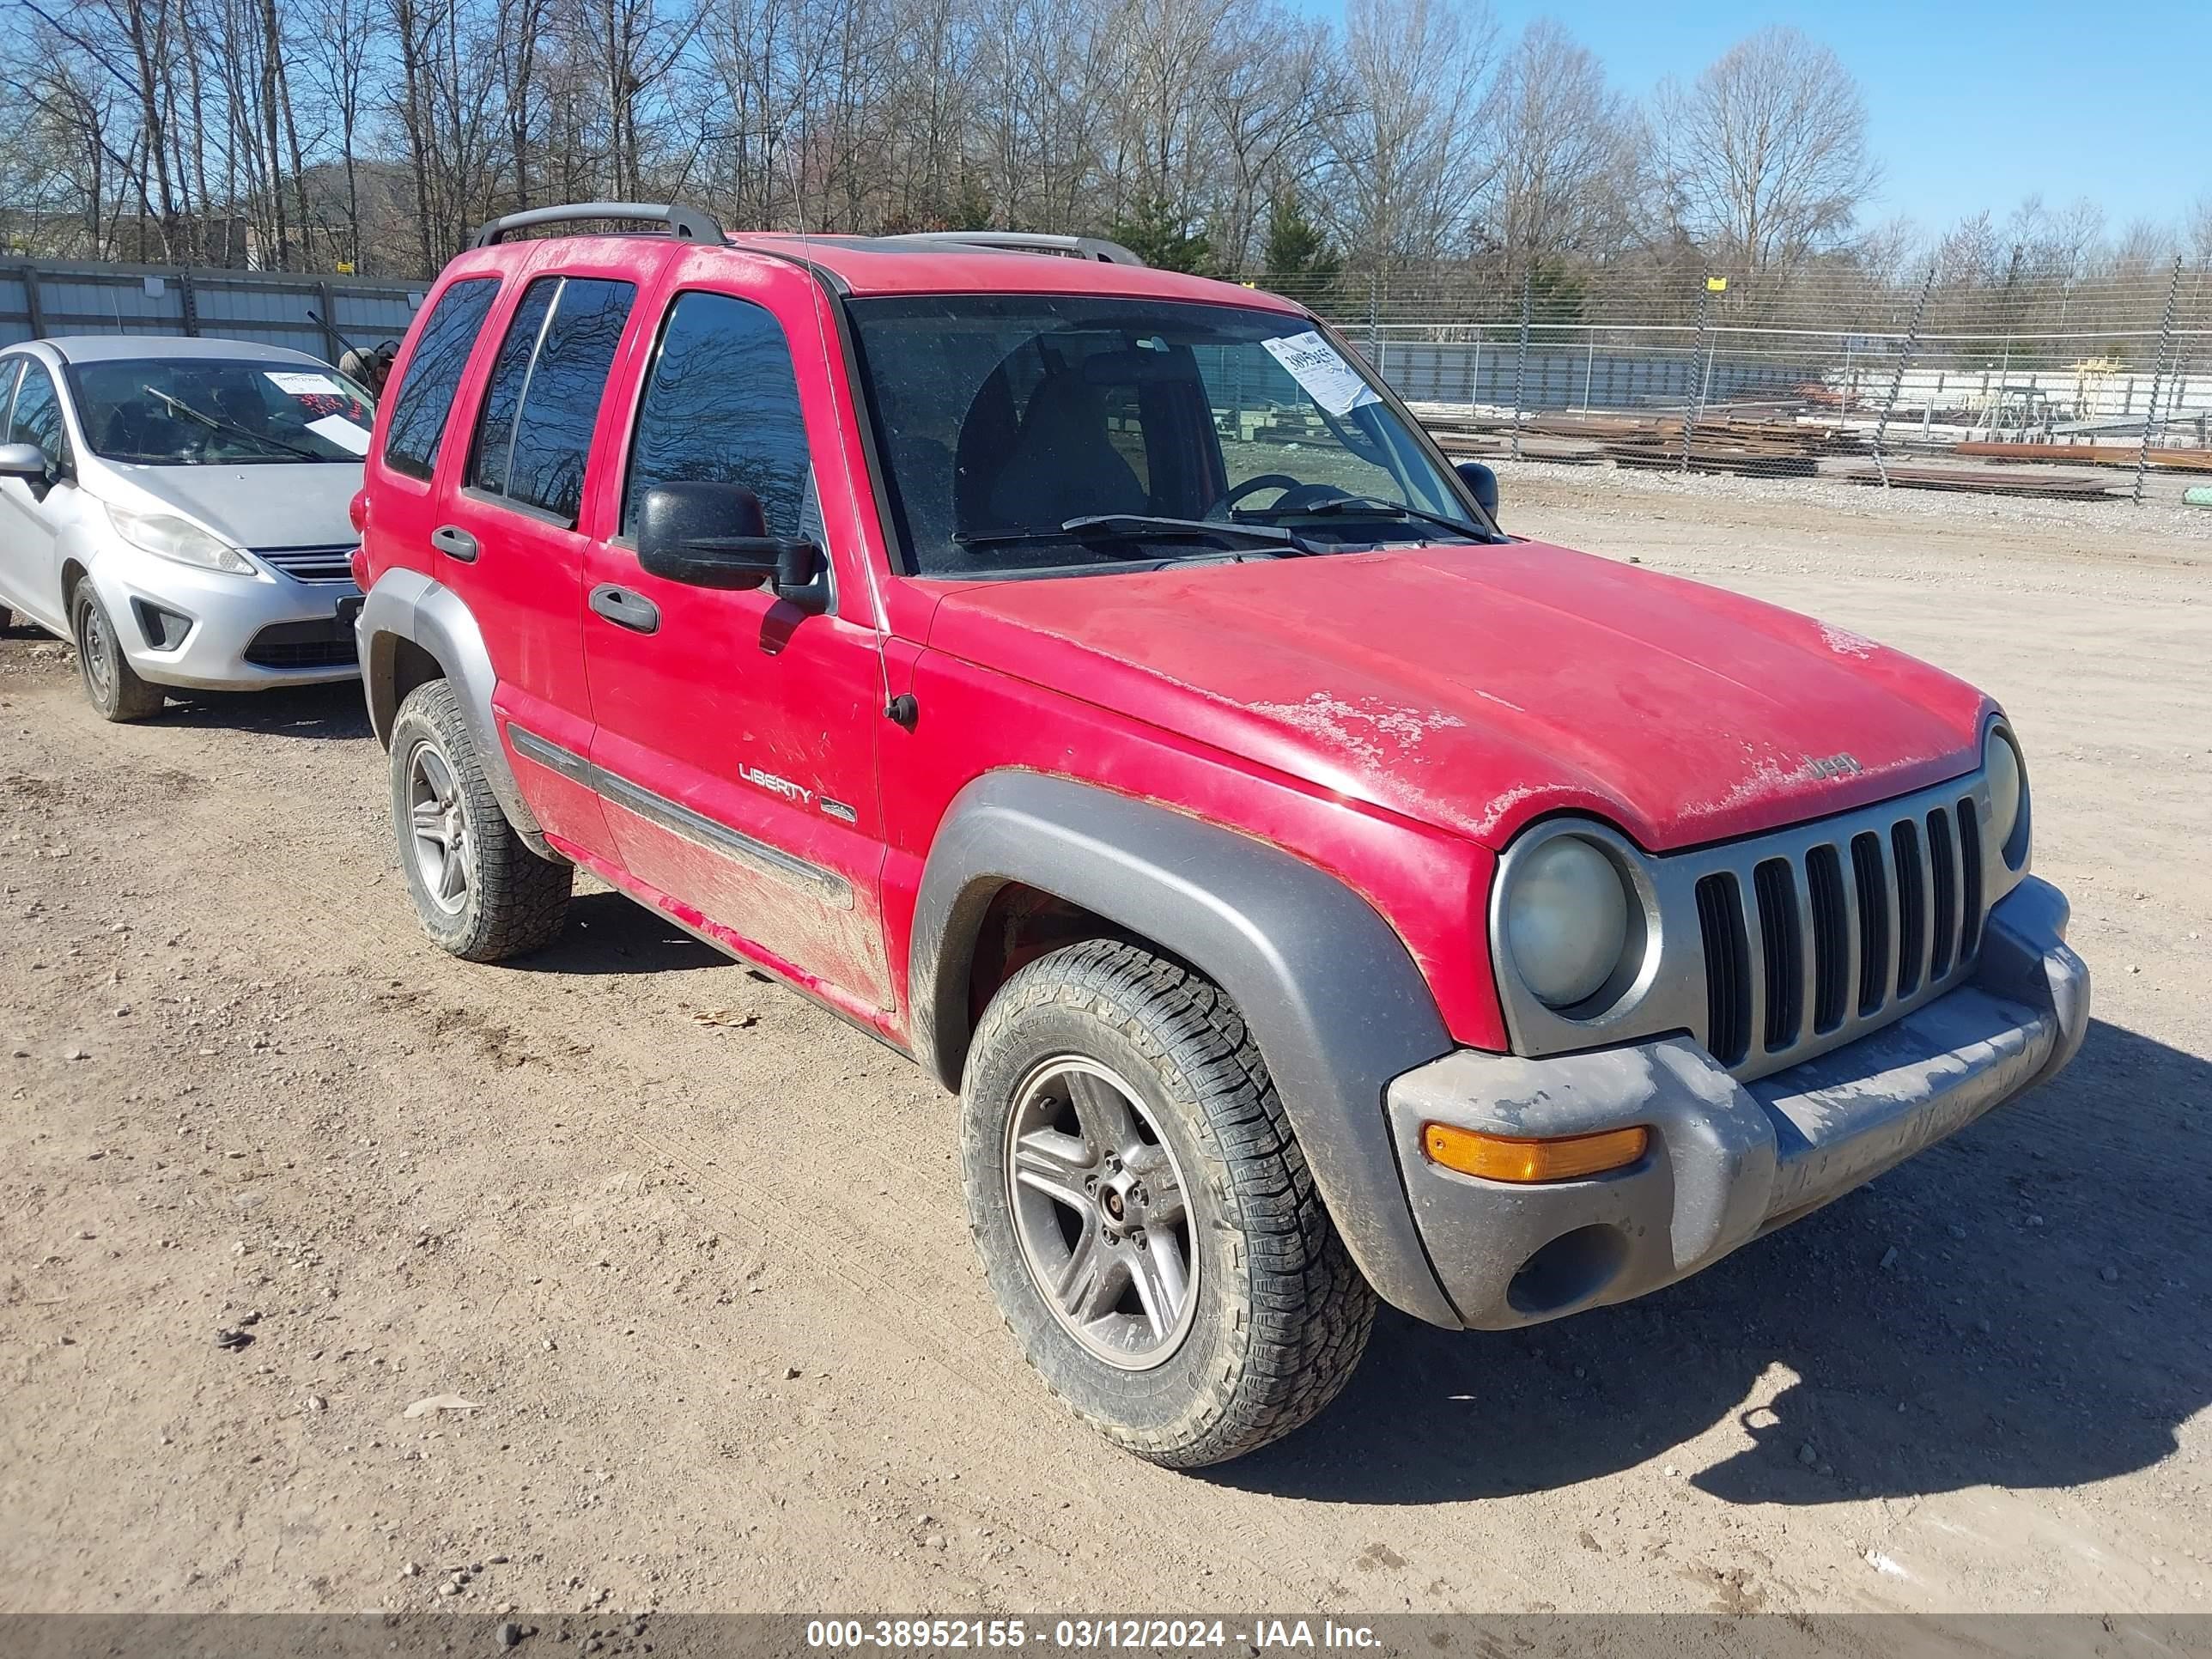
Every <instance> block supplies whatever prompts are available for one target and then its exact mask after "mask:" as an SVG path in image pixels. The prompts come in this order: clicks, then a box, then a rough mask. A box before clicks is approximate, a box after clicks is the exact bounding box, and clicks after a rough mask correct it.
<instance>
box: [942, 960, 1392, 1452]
mask: <svg viewBox="0 0 2212 1659" xmlns="http://www.w3.org/2000/svg"><path fill="white" fill-rule="evenodd" d="M961 1103H962V1134H961V1144H962V1156H963V1166H964V1174H965V1177H966V1184H967V1194H968V1211H969V1225H970V1228H971V1230H972V1231H973V1232H974V1235H975V1243H976V1248H977V1249H978V1251H979V1252H980V1253H981V1256H982V1260H983V1269H984V1273H985V1274H986V1275H987V1277H988V1279H989V1280H990V1283H991V1288H992V1290H993V1291H994V1294H995V1295H996V1297H997V1299H998V1303H999V1307H1000V1311H1001V1312H1002V1313H1003V1314H1004V1315H1005V1317H1006V1325H1007V1328H1008V1329H1009V1330H1011V1331H1012V1333H1013V1335H1014V1339H1015V1340H1016V1341H1017V1342H1018V1344H1019V1345H1020V1346H1021V1348H1022V1351H1023V1353H1024V1356H1025V1357H1026V1358H1028V1359H1029V1361H1030V1364H1032V1365H1034V1366H1035V1367H1036V1369H1037V1370H1038V1371H1039V1373H1040V1374H1042V1376H1043V1378H1044V1380H1045V1383H1046V1385H1047V1386H1048V1387H1049V1388H1050V1389H1052V1390H1053V1392H1054V1394H1056V1395H1059V1396H1060V1398H1061V1399H1062V1400H1063V1401H1066V1403H1067V1405H1068V1406H1070V1407H1072V1408H1073V1410H1074V1411H1075V1412H1076V1413H1077V1414H1078V1415H1079V1416H1080V1417H1082V1418H1083V1419H1085V1421H1086V1422H1088V1423H1090V1424H1091V1426H1092V1427H1094V1428H1095V1429H1097V1431H1099V1432H1101V1433H1102V1434H1103V1435H1104V1436H1105V1437H1107V1438H1108V1439H1109V1440H1111V1441H1113V1442H1114V1443H1115V1444H1117V1445H1119V1446H1121V1447H1122V1448H1124V1449H1127V1450H1128V1451H1131V1452H1133V1453H1135V1454H1136V1455H1138V1456H1139V1457H1143V1458H1146V1459H1147V1460H1149V1461H1150V1462H1155V1463H1159V1464H1162V1465H1164V1466H1166V1467H1168V1468H1199V1467H1200V1466H1203V1465H1205V1464H1209V1463H1218V1462H1226V1461H1227V1460H1229V1459H1231V1458H1233V1457H1240V1456H1242V1455H1244V1454H1245V1453H1247V1452H1250V1451H1254V1450H1256V1449H1259V1448H1260V1447H1261V1446H1264V1445H1267V1443H1270V1442H1272V1441H1274V1440H1277V1439H1279V1438H1281V1437H1283V1436H1285V1435H1286V1434H1289V1433H1290V1432H1291V1431H1292V1430H1294V1429H1297V1428H1298V1427H1299V1426H1301V1425H1304V1423H1305V1422H1307V1421H1308V1420H1309V1419H1311V1418H1312V1417H1313V1416H1314V1415H1315V1414H1316V1413H1318V1412H1319V1411H1321V1410H1322V1407H1325V1406H1327V1405H1328V1402H1329V1401H1332V1400H1334V1398H1335V1397H1336V1395H1337V1394H1338V1392H1339V1391H1340V1389H1342V1388H1343V1387H1344V1385H1345V1383H1346V1381H1348V1380H1349V1379H1350V1377H1351V1376H1352V1370H1354V1368H1355V1367H1357V1365H1358V1363H1359V1357H1360V1354H1361V1353H1362V1352H1364V1349H1365V1347H1366V1345H1367V1337H1368V1332H1369V1330H1370V1328H1371V1326H1372V1325H1373V1322H1374V1317H1375V1296H1374V1292H1373V1291H1371V1290H1370V1289H1369V1288H1368V1285H1367V1283H1366V1281H1365V1280H1364V1279H1362V1278H1361V1277H1360V1274H1359V1271H1358V1268H1357V1267H1354V1266H1353V1265H1352V1259H1351V1257H1350V1255H1349V1254H1348V1253H1347V1252H1346V1249H1345V1247H1344V1242H1343V1240H1342V1239H1340V1237H1338V1236H1337V1232H1336V1229H1335V1226H1334V1224H1333V1223H1332V1222H1331V1220H1330V1219H1329V1216H1328V1211H1327V1209H1326V1207H1325V1206H1323V1205H1322V1200H1321V1195H1320V1194H1318V1193H1317V1192H1316V1190H1315V1188H1314V1184H1313V1178H1312V1176H1311V1175H1310V1173H1309V1171H1308V1170H1307V1169H1306V1164H1305V1159H1304V1156H1303V1154H1302V1153H1301V1152H1299V1150H1298V1145H1297V1139H1296V1137H1295V1136H1294V1135H1293V1134H1292V1133H1291V1127H1290V1123H1289V1121H1288V1119H1287V1118H1286V1116H1285V1114H1284V1111H1283V1105H1282V1102H1281V1100H1280V1099H1279V1097H1277V1095H1276V1092H1275V1087H1274V1084H1273V1080H1272V1079H1270V1078H1269V1077H1268V1075H1267V1066H1266V1064H1265V1063H1264V1062H1263V1061H1262V1060H1261V1057H1260V1053H1259V1049H1258V1048H1257V1046H1256V1045H1255V1043H1254V1042H1253V1040H1252V1037H1251V1035H1250V1033H1249V1032H1248V1031H1247V1030H1246V1029H1245V1026H1244V1022H1243V1018H1242V1017H1241V1016H1240V1015H1239V1014H1238V1013H1237V1010H1236V1008H1235V1006H1233V1005H1232V1004H1231V1002H1230V1000H1229V999H1228V997H1227V996H1226V995H1225V994H1223V992H1222V991H1221V989H1220V988H1219V987H1218V986H1216V985H1214V984H1212V982H1211V981H1207V980H1206V979H1204V978H1202V977H1200V975H1197V974H1195V973H1194V972H1192V971H1191V970H1190V969H1187V968H1184V967H1182V966H1180V965H1178V964H1177V963H1172V962H1169V961H1167V960H1165V959H1164V958H1162V957H1158V956H1156V955H1154V954H1152V952H1150V951H1146V950H1144V949H1142V948H1141V947H1139V946H1138V945H1129V944H1124V943H1121V942H1120V941H1117V940H1112V939H1094V940H1091V941H1090V942H1088V943H1085V944H1083V945H1073V946H1070V947H1069V948H1067V949H1066V950H1062V951H1054V952H1053V953H1052V954H1051V955H1049V956H1046V957H1040V958H1039V959H1038V960H1036V962H1033V963H1030V964H1029V965H1028V966H1026V967H1024V968H1023V969H1021V970H1020V971H1019V972H1018V973H1016V974H1015V975H1013V976H1012V978H1011V979H1009V980H1008V981H1006V984H1005V986H1004V987H1001V988H1000V992H999V994H998V995H997V996H996V997H994V999H993V1000H992V1002H991V1006H990V1007H989V1008H988V1010H987V1011H986V1012H985V1013H984V1016H983V1019H982V1023H981V1026H980V1027H979V1028H978V1030H977V1031H976V1034H975V1043H974V1046H973V1047H972V1048H971V1049H970V1051H969V1058H968V1067H967V1077H966V1080H965V1084H964V1085H963V1090H962V1093H961Z"/></svg>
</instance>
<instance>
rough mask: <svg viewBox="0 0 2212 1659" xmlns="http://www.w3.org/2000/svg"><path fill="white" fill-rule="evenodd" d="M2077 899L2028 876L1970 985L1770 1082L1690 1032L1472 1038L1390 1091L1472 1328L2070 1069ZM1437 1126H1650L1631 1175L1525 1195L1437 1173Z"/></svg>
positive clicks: (1410, 1185) (1567, 1307) (1798, 1201)
mask: <svg viewBox="0 0 2212 1659" xmlns="http://www.w3.org/2000/svg"><path fill="white" fill-rule="evenodd" d="M2066 921H2067V905H2066V900H2065V897H2064V896H2063V894H2061V893H2060V892H2059V891H2058V890H2057V888H2055V887H2053V886H2051V884H2048V883H2047V882H2043V881H2039V880H2036V879H2034V878H2028V879H2027V880H2024V881H2022V882H2021V884H2020V885H2019V886H2018V887H2017V888H2015V890H2013V891H2012V893H2011V894H2009V895H2008V896H2007V897H2006V898H2005V899H2004V900H2003V901H2002V902H2001V903H1999V904H1998V905H1997V906H1996V908H1994V909H1993V910H1992V911H1991V912H1990V915H1989V918H1988V922H1987V926H1986V928H1985V931H1984V936H1983V941H1982V946H1981V957H1980V960H1979V963H1978V967H1977V970H1976V973H1975V976H1974V978H1973V979H1972V981H1970V982H1968V983H1966V984H1963V985H1960V986H1959V987H1957V988H1956V989H1954V990H1953V991H1950V992H1948V993H1947V994H1944V995H1943V996H1942V997H1939V998H1938V999H1936V1000H1935V1001H1933V1002H1930V1003H1927V1004H1924V1005H1923V1006H1921V1007H1919V1008H1917V1009H1916V1010H1914V1011H1913V1012H1911V1013H1909V1014H1907V1015H1905V1017H1904V1018H1901V1019H1899V1020H1898V1021H1897V1022H1896V1023H1895V1024H1892V1025H1887V1026H1885V1027H1883V1028H1882V1029H1881V1030H1879V1031H1876V1032H1874V1033H1872V1034H1870V1035H1869V1036H1864V1037H1862V1038H1860V1039H1859V1040H1858V1041H1857V1042H1852V1043H1850V1044H1848V1045H1847V1046H1845V1047H1844V1048H1838V1049H1834V1050H1832V1052H1830V1053H1828V1054H1823V1055H1820V1056H1819V1057H1818V1058H1816V1059H1814V1060H1808V1061H1806V1062H1805V1063H1803V1064H1802V1065H1800V1066H1792V1067H1791V1068H1790V1069H1789V1070H1787V1071H1784V1072H1778V1073H1774V1074H1773V1075H1772V1076H1770V1077H1765V1078H1761V1079H1759V1080H1758V1081H1757V1082H1755V1083H1750V1084H1744V1083H1739V1082H1737V1081H1736V1080H1735V1079H1734V1078H1732V1077H1730V1076H1729V1074H1728V1073H1726V1072H1725V1071H1723V1070H1722V1069H1721V1068H1720V1066H1718V1065H1717V1063H1716V1062H1715V1061H1714V1060H1713V1059H1712V1057H1711V1055H1710V1054H1707V1053H1706V1052H1705V1049H1704V1048H1702V1047H1700V1046H1699V1044H1697V1043H1696V1042H1692V1041H1691V1040H1690V1039H1688V1038H1686V1037H1671V1038H1668V1039H1665V1040H1663V1041H1659V1042H1644V1043H1638V1044H1636V1045H1634V1046H1632V1047H1628V1048H1609V1049H1602V1050H1599V1051H1597V1052H1595V1053H1590V1054H1565V1055H1559V1056H1556V1057H1553V1058H1550V1059H1545V1060H1525V1059H1522V1058H1519V1057H1517V1056H1515V1055H1511V1054H1482V1053H1478V1052H1475V1051H1474V1050H1471V1049H1462V1050H1460V1051H1458V1052H1456V1053H1454V1054H1447V1055H1446V1056H1444V1057H1443V1059H1441V1060H1435V1061H1432V1062H1431V1063H1430V1064H1429V1065H1426V1066H1421V1067H1419V1069H1417V1070H1415V1071H1413V1072H1409V1073H1407V1074H1406V1075H1404V1076H1403V1077H1401V1078H1399V1079H1397V1080H1396V1081H1395V1082H1394V1083H1392V1084H1391V1085H1390V1087H1389V1096H1388V1100H1389V1114H1390V1121H1391V1133H1392V1135H1393V1137H1394V1139H1395V1142H1396V1146H1397V1151H1398V1157H1399V1159H1400V1164H1401V1168H1402V1169H1403V1170H1404V1172H1405V1176H1406V1189H1407V1197H1408V1199H1409V1200H1410V1201H1411V1203H1412V1206H1413V1219H1414V1222H1415V1225H1417V1226H1419V1229H1420V1232H1421V1237H1422V1242H1423V1243H1424V1244H1425V1247H1426V1248H1427V1250H1428V1254H1429V1257H1430V1260H1431V1262H1432V1263H1433V1264H1434V1266H1435V1268H1436V1272H1437V1278H1438V1279H1439V1280H1440V1281H1441V1282H1442V1283H1443V1287H1444V1289H1445V1291H1447V1293H1449V1296H1450V1297H1451V1299H1452V1303H1453V1305H1454V1306H1455V1308H1456V1309H1457V1310H1458V1311H1459V1315H1460V1317H1461V1321H1462V1323H1463V1324H1465V1325H1466V1326H1468V1328H1471V1329H1480V1330H1503V1329H1509V1328H1513V1327H1516V1326H1521V1325H1530V1324H1534V1323H1537V1322H1540V1321H1542V1320H1547V1319H1555V1318H1558V1317H1559V1316H1561V1315H1563V1314H1568V1313H1574V1312H1578V1311H1580V1310H1583V1309H1585V1308H1592V1307H1600V1306H1603V1305H1605V1304H1609V1303H1614V1302H1623V1301H1626V1300H1627V1299H1629V1298H1630V1297H1637V1296H1641V1295H1643V1294H1644V1293H1645V1292H1646V1291H1655V1290H1657V1289H1659V1288H1660V1287H1661V1286H1662V1285H1670V1284H1673V1283H1674V1281H1675V1280H1676V1279H1684V1278H1686V1277H1688V1276H1689V1275H1690V1274H1692V1273H1696V1272H1698V1271H1699V1269H1700V1268H1703V1267H1710V1266H1711V1265H1712V1264H1713V1263H1714V1262H1715V1261H1719V1260H1720V1258H1721V1257H1723V1256H1724V1255H1727V1254H1728V1253H1729V1251H1731V1250H1733V1249H1735V1248H1736V1247H1737V1246H1739V1245H1741V1244H1744V1243H1748V1242H1750V1241H1751V1240H1752V1239H1753V1238H1756V1237H1759V1235H1761V1234H1762V1233H1765V1232H1770V1231H1773V1230H1774V1229H1775V1228H1777V1227H1781V1226H1785V1225H1788V1224H1789V1223H1790V1222H1792V1221H1795V1220H1796V1219H1797V1218H1800V1217H1801V1216H1804V1215H1808V1214H1809V1213H1810V1212H1813V1211H1814V1210H1816V1209H1818V1208H1819V1207H1820V1206H1821V1205H1823V1204H1826V1203H1827V1202H1828V1201H1829V1200H1832V1199H1835V1198H1839V1197H1841V1196H1842V1195H1843V1194H1845V1193H1847V1192H1849V1191H1850V1190H1851V1189H1852V1188H1855V1187H1857V1186H1859V1185H1861V1184H1863V1182H1867V1181H1869V1180H1871V1179H1872V1178H1873V1177H1874V1176H1877V1175H1880V1174H1881V1172H1882V1171H1883V1170H1887V1169H1889V1168H1891V1167H1893V1165H1895V1164H1899V1163H1901V1162H1903V1161H1904V1160H1905V1158H1910V1157H1911V1156H1912V1154H1913V1153H1915V1152H1918V1151H1920V1150H1921V1149H1922V1148H1923V1147H1924V1146H1931V1145H1933V1144H1934V1143H1935V1142H1936V1141H1938V1140H1941V1139H1942V1138H1943V1137H1944V1136H1946V1135H1948V1134H1950V1133H1954V1131H1956V1130H1958V1129H1960V1128H1963V1127H1965V1126H1966V1125H1967V1124H1968V1123H1971V1122H1972V1121H1973V1120H1974V1119H1976V1118H1978V1117H1979V1116H1980V1115H1982V1114H1983V1113H1984V1112H1986V1111H1988V1110H1990V1109H1991V1108H1992V1107H1995V1106H1997V1105H2001V1104H2002V1103H2004V1102H2005V1101H2008V1100H2009V1099H2011V1098H2012V1097H2014V1096H2015V1095H2017V1094H2019V1093H2020V1092H2021V1091H2023V1090H2025V1089H2027V1088H2030V1087H2032V1086H2033V1085H2035V1084H2037V1083H2039V1082H2041V1081H2042V1080H2043V1079H2045V1078H2047V1077H2049V1076H2050V1075H2051V1073H2054V1072H2056V1071H2057V1070H2058V1068H2059V1067H2060V1066H2063V1065H2064V1064H2065V1063H2066V1062H2067V1061H2068V1060H2070V1059H2072V1058H2073V1056H2074V1053H2075V1050H2076V1049H2077V1048H2080V1047H2081V1038H2082V1036H2083V1034H2084V1033H2085V1032H2086V1031H2087V1028H2088V1023H2089V975H2088V969H2087V968H2086V967H2084V966H2083V965H2082V962H2081V957H2077V956H2076V955H2075V954H2074V952H2073V951H2071V950H2069V949H2068V948H2067V945H2066V942H2065V935H2066ZM1429 1122H1438V1123H1448V1124H1454V1125H1457V1126H1459V1127H1464V1128H1468V1129H1475V1130H1480V1131H1483V1132H1486V1133H1491V1134H1496V1135H1510V1136H1520V1137H1530V1138H1550V1137H1553V1136H1560V1135H1577V1134H1589V1133H1597V1132H1599V1131H1601V1130H1605V1129H1616V1128H1623V1127H1628V1126H1630V1125H1634V1124H1642V1125H1644V1126H1645V1127H1648V1128H1649V1130H1650V1135H1651V1145H1650V1151H1648V1152H1646V1153H1645V1154H1644V1158H1642V1159H1640V1160H1639V1161H1638V1163H1636V1164H1632V1165H1631V1166H1630V1167H1629V1168H1627V1169H1626V1170H1617V1171H1614V1172H1613V1173H1610V1174H1607V1175H1603V1176H1595V1177H1593V1178H1590V1179H1587V1180H1581V1181H1565V1182H1553V1183H1550V1184H1547V1185H1541V1186H1516V1185H1513V1184H1510V1183H1507V1182H1495V1181H1486V1180H1482V1179H1480V1178H1478V1177H1475V1176H1463V1175H1460V1174H1457V1173H1455V1171H1452V1170H1446V1169H1443V1168H1441V1167H1439V1166H1438V1165H1437V1164H1433V1163H1431V1162H1430V1161H1429V1159H1428V1158H1427V1156H1426V1155H1425V1153H1424V1152H1423V1151H1422V1146H1421V1126H1422V1125H1423V1124H1424V1123H1429Z"/></svg>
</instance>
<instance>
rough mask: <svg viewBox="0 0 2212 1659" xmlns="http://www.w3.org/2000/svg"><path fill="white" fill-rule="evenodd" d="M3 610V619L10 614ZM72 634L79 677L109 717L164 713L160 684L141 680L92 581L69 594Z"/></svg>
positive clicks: (134, 717) (132, 717)
mask: <svg viewBox="0 0 2212 1659" xmlns="http://www.w3.org/2000/svg"><path fill="white" fill-rule="evenodd" d="M5 615H6V613H5V612H0V618H3V617H5ZM70 638H71V639H72V640H73V641H76V670H77V678H78V679H79V680H81V681H82V683H83V684H84V695H85V699H86V701H87V702H90V703H91V704H92V706H93V708H94V709H96V710H97V711H98V712H99V714H100V719H102V720H116V721H118V722H120V721H125V720H146V719H149V718H150V717H151V716H153V715H155V714H160V713H161V706H162V703H163V702H164V701H165V699H164V698H163V696H162V694H161V687H160V686H158V685H154V684H149V682H147V681H145V680H143V679H141V678H138V674H137V671H136V670H135V669H133V668H132V667H131V664H130V662H129V661H128V660H127V659H125V656H124V654H123V642H122V641H121V640H119V639H118V637H117V636H116V633H115V623H114V622H113V620H112V618H110V617H109V616H108V614H107V607H106V606H105V605H102V604H100V595H99V594H98V593H96V592H94V591H93V586H92V583H91V581H90V580H82V581H80V582H78V583H77V585H76V588H75V589H74V590H72V591H71V592H70Z"/></svg>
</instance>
